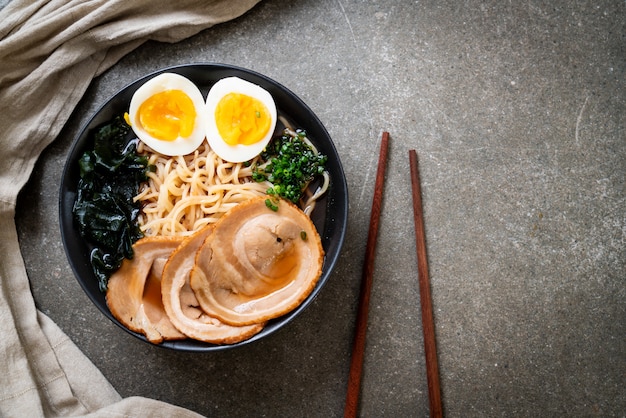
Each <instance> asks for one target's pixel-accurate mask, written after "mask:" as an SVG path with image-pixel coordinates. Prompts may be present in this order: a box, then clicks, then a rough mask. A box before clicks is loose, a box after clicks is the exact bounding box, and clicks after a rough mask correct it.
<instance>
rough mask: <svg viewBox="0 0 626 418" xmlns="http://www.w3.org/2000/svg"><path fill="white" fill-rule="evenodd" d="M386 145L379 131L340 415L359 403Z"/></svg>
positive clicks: (353, 413) (350, 413) (347, 415)
mask: <svg viewBox="0 0 626 418" xmlns="http://www.w3.org/2000/svg"><path fill="white" fill-rule="evenodd" d="M388 148H389V133H388V132H383V134H382V139H381V143H380V155H379V157H378V169H377V171H376V182H375V186H374V198H373V200H372V212H371V213H370V226H369V231H368V234H367V244H366V247H365V262H364V265H363V276H362V277H361V291H360V295H359V305H358V310H357V319H356V331H355V335H354V342H353V345H352V357H351V360H350V375H349V377H348V392H347V396H346V405H345V409H344V417H345V418H351V417H356V415H357V411H358V407H359V394H360V391H361V373H362V371H363V356H364V354H365V336H366V334H367V316H368V313H369V302H370V293H371V288H372V277H373V275H374V256H375V253H376V238H377V236H378V223H379V220H380V212H381V206H382V198H383V185H384V180H385V167H386V165H387V150H388Z"/></svg>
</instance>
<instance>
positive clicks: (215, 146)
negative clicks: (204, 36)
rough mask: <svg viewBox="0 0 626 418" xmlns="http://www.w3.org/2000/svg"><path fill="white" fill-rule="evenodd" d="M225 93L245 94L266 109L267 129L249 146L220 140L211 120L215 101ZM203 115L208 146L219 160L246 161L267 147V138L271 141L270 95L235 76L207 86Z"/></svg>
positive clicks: (272, 108)
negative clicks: (259, 138)
mask: <svg viewBox="0 0 626 418" xmlns="http://www.w3.org/2000/svg"><path fill="white" fill-rule="evenodd" d="M229 93H240V94H245V95H247V96H250V97H253V98H255V99H257V100H259V101H260V102H262V103H263V104H264V105H265V107H267V109H268V111H269V114H270V117H271V122H270V128H269V130H268V132H267V134H266V135H265V136H264V137H263V138H262V139H261V140H260V141H258V142H256V143H254V144H252V145H242V144H237V145H230V144H228V143H226V142H225V141H224V140H223V139H222V137H221V135H220V133H219V131H218V129H217V123H216V121H215V108H216V107H217V104H218V103H219V101H220V100H221V99H222V98H223V97H224V96H225V95H227V94H229ZM205 114H206V117H205V123H206V137H207V141H208V142H209V146H210V147H211V149H212V150H213V151H214V152H215V153H216V154H217V155H218V156H219V157H220V158H222V159H223V160H226V161H229V162H231V163H241V162H244V161H248V160H251V159H252V158H254V157H256V156H257V155H258V154H260V153H261V151H263V149H264V148H265V147H266V146H267V144H268V143H269V141H270V139H272V135H273V134H274V129H275V127H276V119H277V112H276V103H274V99H273V98H272V95H271V94H270V93H269V92H268V91H267V90H265V89H264V88H262V87H261V86H258V85H256V84H253V83H250V82H249V81H246V80H243V79H241V78H239V77H226V78H223V79H221V80H219V81H218V82H217V83H215V84H214V85H213V87H211V89H210V90H209V94H208V95H207V98H206V113H205Z"/></svg>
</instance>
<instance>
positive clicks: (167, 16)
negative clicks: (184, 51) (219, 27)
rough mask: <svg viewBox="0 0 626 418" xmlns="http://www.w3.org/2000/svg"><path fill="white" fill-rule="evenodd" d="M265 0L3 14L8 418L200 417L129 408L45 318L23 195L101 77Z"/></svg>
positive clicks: (137, 405) (2, 323)
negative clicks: (25, 246) (21, 227)
mask: <svg viewBox="0 0 626 418" xmlns="http://www.w3.org/2000/svg"><path fill="white" fill-rule="evenodd" d="M258 1H259V0H239V1H234V0H213V1H208V0H204V1H203V0H196V1H193V0H177V1H172V0H133V1H128V0H93V1H83V0H50V1H43V0H35V1H33V0H14V1H11V2H10V3H9V4H8V5H7V6H5V8H4V9H2V10H0V332H1V334H0V416H15V417H26V416H28V417H36V416H69V415H73V416H76V415H88V416H138V417H139V416H141V417H145V416H151V417H154V416H168V417H169V416H197V415H196V414H194V413H192V412H189V411H186V410H182V409H180V408H177V407H175V406H172V405H168V404H164V403H162V402H158V401H155V400H150V399H146V398H138V397H133V398H127V399H121V397H120V396H119V394H118V393H117V392H116V391H115V390H114V388H113V387H112V386H111V385H110V384H109V383H108V382H107V380H106V379H105V378H104V376H103V375H102V374H101V373H100V372H99V371H98V370H97V368H96V367H95V366H94V365H93V364H92V363H91V362H90V361H89V360H88V359H87V358H86V357H85V356H84V355H83V354H82V353H81V352H80V350H79V349H78V348H77V347H76V346H75V345H74V344H73V343H72V342H71V341H70V340H69V339H68V338H67V336H66V335H65V334H64V333H63V332H62V331H61V330H60V329H59V328H58V327H57V326H56V324H54V323H53V322H52V321H51V320H50V319H49V318H48V317H46V316H45V315H44V314H42V313H41V312H39V311H37V309H36V306H35V303H34V300H33V297H32V294H31V291H30V287H29V283H28V277H27V275H26V270H25V267H24V263H23V260H22V257H21V255H20V248H19V245H18V240H17V233H16V229H15V221H14V215H15V204H16V199H17V195H18V192H19V191H20V189H21V188H22V187H23V186H24V184H25V183H26V182H27V180H28V177H29V176H30V174H31V172H32V169H33V166H34V164H35V161H36V160H37V158H38V157H39V154H40V153H41V151H42V150H43V149H44V148H45V147H46V146H47V145H48V144H49V143H50V142H52V141H53V140H54V139H55V137H56V136H57V135H58V133H59V131H60V130H61V128H62V126H63V124H64V123H65V122H66V121H67V119H68V117H69V116H70V114H71V112H72V110H73V109H74V107H75V106H76V104H77V103H78V101H79V100H80V98H81V96H82V95H83V93H84V92H85V90H86V89H87V87H88V85H89V83H90V82H91V80H92V79H93V77H95V76H97V75H99V74H101V73H102V72H103V71H105V70H106V69H107V68H109V67H110V66H112V65H113V64H115V63H116V62H117V61H118V60H119V59H120V58H121V57H122V56H124V55H125V54H126V53H128V52H130V51H131V50H133V49H134V48H136V47H137V46H139V45H140V44H142V43H143V42H145V41H146V40H148V39H153V40H158V41H163V42H176V41H179V40H181V39H184V38H186V37H189V36H191V35H194V34H196V33H197V32H199V31H201V30H202V29H205V28H208V27H210V26H212V25H214V24H217V23H220V22H224V21H226V20H229V19H232V18H235V17H237V16H240V15H241V14H243V13H244V12H246V11H247V10H249V9H250V8H251V7H252V6H254V5H255V4H256V3H257V2H258Z"/></svg>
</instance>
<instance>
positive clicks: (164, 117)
mask: <svg viewBox="0 0 626 418" xmlns="http://www.w3.org/2000/svg"><path fill="white" fill-rule="evenodd" d="M204 110H205V102H204V97H203V96H202V93H201V92H200V90H199V89H198V87H197V86H196V85H195V84H194V83H193V82H191V80H189V79H188V78H186V77H183V76H181V75H179V74H174V73H163V74H160V75H158V76H156V77H154V78H151V79H150V80H148V81H147V82H145V83H144V84H143V85H142V86H141V87H139V89H137V91H136V92H135V94H134V95H133V97H132V99H131V102H130V107H129V110H128V114H127V115H126V122H127V123H128V124H129V125H131V127H132V129H133V131H134V132H135V135H137V137H138V138H139V139H140V140H141V141H143V142H144V143H145V144H146V145H148V146H149V147H150V148H152V149H153V150H154V151H156V152H159V153H161V154H164V155H169V156H175V155H186V154H189V153H191V152H193V151H194V150H195V149H196V148H198V147H199V146H200V144H201V143H202V141H204V138H205V136H206V129H205V123H204V118H205V112H204Z"/></svg>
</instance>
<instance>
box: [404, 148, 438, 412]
mask: <svg viewBox="0 0 626 418" xmlns="http://www.w3.org/2000/svg"><path fill="white" fill-rule="evenodd" d="M409 163H410V169H411V189H412V192H413V214H414V217H415V221H414V223H415V244H416V247H417V272H418V276H419V290H420V305H421V307H422V330H423V333H424V352H425V357H426V379H427V381H428V402H429V405H430V416H431V417H441V416H443V409H442V406H441V389H440V387H439V365H438V362H437V345H436V343H435V321H434V320H433V305H432V301H431V296H430V283H429V282H430V279H429V276H428V258H427V256H426V234H425V233H424V213H423V210H422V189H421V187H420V176H419V166H418V162H417V152H415V150H410V151H409Z"/></svg>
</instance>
